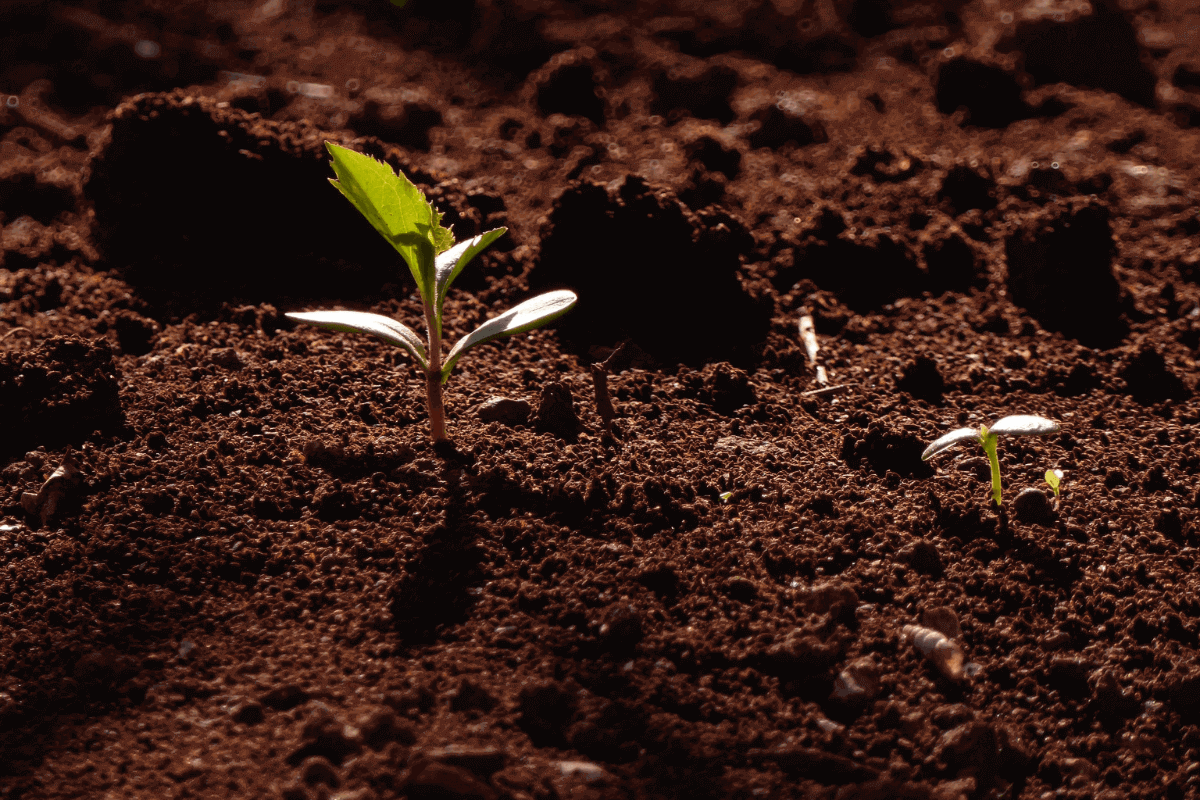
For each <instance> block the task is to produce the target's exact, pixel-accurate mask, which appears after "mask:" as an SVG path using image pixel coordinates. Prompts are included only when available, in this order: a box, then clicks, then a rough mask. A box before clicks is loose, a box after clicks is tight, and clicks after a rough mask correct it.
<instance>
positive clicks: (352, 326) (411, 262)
mask: <svg viewBox="0 0 1200 800" xmlns="http://www.w3.org/2000/svg"><path fill="white" fill-rule="evenodd" d="M325 147H326V148H327V149H328V150H329V154H330V156H332V158H333V162H332V163H333V171H334V173H336V175H337V179H336V180H335V179H333V178H330V179H329V182H330V183H332V184H333V185H334V186H335V187H336V188H337V190H338V191H340V192H341V193H342V194H343V195H344V196H345V197H346V199H347V200H349V201H350V202H351V203H353V204H354V207H355V208H357V209H358V210H359V213H361V214H362V215H363V216H364V217H366V218H367V221H369V222H370V223H371V225H372V227H374V228H375V230H377V231H379V233H380V235H382V236H383V238H384V239H387V241H388V243H389V244H391V246H392V247H394V248H395V249H396V252H398V253H399V254H400V257H401V258H403V259H404V262H405V263H406V264H408V270H409V272H411V273H412V276H413V279H414V280H415V281H416V282H417V291H418V292H419V293H420V295H421V301H422V304H423V305H424V311H425V330H426V340H425V342H424V343H422V342H421V338H420V337H419V336H417V334H416V332H415V331H414V330H413V329H412V328H410V327H408V326H407V325H405V324H404V323H402V322H398V321H397V320H394V319H392V318H391V317H385V316H382V315H380V314H369V313H366V312H363V311H310V312H304V313H291V314H288V315H287V316H289V317H291V318H292V319H294V320H297V321H299V322H306V323H308V324H309V325H315V326H316V327H318V328H324V329H326V330H331V331H341V332H344V333H367V334H370V335H372V336H376V337H378V338H380V339H383V340H384V341H385V342H388V343H389V344H394V345H396V346H397V347H401V348H403V349H404V350H407V351H408V353H409V354H410V355H411V356H412V357H413V358H414V359H415V360H416V362H417V363H418V364H420V365H421V369H422V370H424V371H425V397H426V401H427V406H428V409H429V429H430V434H431V436H432V438H433V441H435V442H438V441H443V440H445V439H446V420H445V411H444V410H443V407H442V385H443V384H445V383H446V380H447V379H448V378H449V377H450V371H451V370H452V369H454V365H455V364H456V363H458V359H459V358H460V357H461V356H462V354H463V353H465V352H466V351H467V350H469V349H470V348H472V347H474V346H475V345H478V344H483V343H484V342H490V341H491V340H493V339H499V338H500V337H502V336H511V335H513V334H515V333H524V332H525V331H529V330H533V329H534V328H539V327H541V326H542V325H545V324H546V323H547V322H550V321H551V320H554V319H557V318H558V317H560V316H562V315H563V314H565V313H566V312H567V311H569V310H570V309H571V307H572V306H574V305H575V301H576V300H577V299H578V298H577V297H576V295H575V293H574V292H571V291H567V290H565V289H562V290H558V291H554V292H546V293H545V294H540V295H538V296H537V297H533V298H530V299H529V300H526V301H525V302H523V303H520V304H518V305H516V306H514V307H513V308H510V309H509V310H508V311H506V312H504V313H503V314H501V315H500V316H498V317H494V318H492V319H490V320H488V321H487V322H485V323H483V324H482V325H480V326H479V327H478V328H476V329H475V330H473V331H471V332H470V333H469V334H467V335H466V336H464V337H463V338H461V339H459V340H458V342H457V343H455V345H454V347H452V348H450V351H449V352H448V353H446V354H445V355H444V356H443V353H442V307H443V305H444V304H445V302H446V290H447V289H449V288H450V284H451V283H453V281H454V279H455V278H457V277H458V273H460V272H462V269H463V267H465V266H466V265H467V264H468V263H469V262H470V261H471V259H473V258H474V257H475V256H477V255H478V254H479V253H480V252H482V251H483V250H484V248H486V247H487V246H488V245H490V244H491V243H492V242H494V241H495V240H496V239H498V238H499V237H500V236H502V235H504V233H505V231H506V230H507V229H506V228H496V229H494V230H490V231H487V232H486V233H483V234H480V235H479V236H474V237H472V238H470V239H465V240H463V241H461V242H458V243H457V244H456V243H455V242H454V236H453V234H452V233H451V232H450V229H449V228H444V227H442V215H441V214H440V213H438V211H437V209H435V208H434V207H433V205H432V204H431V203H430V202H429V201H428V200H426V199H425V195H424V193H422V192H421V190H420V189H418V188H417V187H416V186H415V185H414V184H413V183H412V181H410V180H409V179H408V178H407V177H405V175H404V173H402V172H401V173H395V172H392V168H391V167H389V166H388V165H387V164H384V163H383V162H381V161H377V160H375V159H374V158H371V157H370V156H366V155H363V154H362V153H356V152H355V151H353V150H348V149H346V148H345V147H340V146H338V145H336V144H333V143H332V142H326V143H325ZM427 348H428V349H427Z"/></svg>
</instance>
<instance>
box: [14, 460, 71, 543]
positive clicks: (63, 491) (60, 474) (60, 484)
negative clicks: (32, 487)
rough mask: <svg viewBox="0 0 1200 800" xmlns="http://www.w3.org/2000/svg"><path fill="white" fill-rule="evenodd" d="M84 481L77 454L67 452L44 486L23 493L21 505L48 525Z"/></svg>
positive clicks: (30, 514) (27, 512) (28, 512)
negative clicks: (35, 491)
mask: <svg viewBox="0 0 1200 800" xmlns="http://www.w3.org/2000/svg"><path fill="white" fill-rule="evenodd" d="M82 482H83V476H82V475H80V473H79V463H78V462H77V461H76V460H75V456H73V455H72V454H71V453H67V454H66V455H65V456H63V460H62V464H61V465H60V466H59V468H58V469H56V470H54V472H53V474H51V475H50V477H49V478H47V479H46V482H45V483H43V484H42V488H41V489H39V490H38V492H37V493H36V494H35V493H34V492H22V493H21V507H22V508H24V509H25V513H26V514H29V516H31V517H38V518H40V519H41V521H42V524H43V525H46V524H48V523H49V522H50V520H51V519H53V518H54V517H55V515H56V514H58V512H59V511H60V510H61V509H62V507H63V506H64V505H65V504H66V501H67V500H68V499H69V498H70V496H71V495H72V494H73V493H74V492H75V490H76V489H78V488H79V485H80V484H81V483H82Z"/></svg>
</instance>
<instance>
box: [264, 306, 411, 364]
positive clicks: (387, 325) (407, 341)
mask: <svg viewBox="0 0 1200 800" xmlns="http://www.w3.org/2000/svg"><path fill="white" fill-rule="evenodd" d="M287 316H288V317H290V318H291V319H294V320H296V321H298V322H307V323H308V324H309V325H315V326H316V327H318V328H324V329H325V330H327V331H341V332H343V333H369V334H370V335H372V336H378V337H379V338H380V339H383V340H384V341H385V342H387V343H388V344H394V345H396V346H397V347H403V348H404V349H405V350H407V351H408V352H409V353H410V354H411V355H412V357H413V358H415V359H416V360H417V363H418V364H420V365H421V368H422V369H428V368H429V362H428V360H427V359H426V358H425V346H424V345H422V344H421V338H420V337H419V336H417V334H416V331H414V330H413V329H412V328H410V327H408V326H407V325H405V324H404V323H403V322H397V321H396V320H394V319H392V318H391V317H385V316H383V315H382V314H368V313H367V312H365V311H308V312H303V313H295V312H293V313H290V314H288V315H287Z"/></svg>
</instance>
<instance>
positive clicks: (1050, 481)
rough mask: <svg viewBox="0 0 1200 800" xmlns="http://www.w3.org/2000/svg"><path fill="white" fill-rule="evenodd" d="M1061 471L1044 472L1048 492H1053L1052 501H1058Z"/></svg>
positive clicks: (1060, 488) (1060, 487)
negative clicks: (1048, 488)
mask: <svg viewBox="0 0 1200 800" xmlns="http://www.w3.org/2000/svg"><path fill="white" fill-rule="evenodd" d="M1062 479H1063V471H1062V470H1061V469H1048V470H1046V484H1047V485H1048V486H1049V487H1050V491H1052V492H1054V499H1055V500H1058V499H1059V493H1060V491H1061V490H1062Z"/></svg>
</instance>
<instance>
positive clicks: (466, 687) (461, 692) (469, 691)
mask: <svg viewBox="0 0 1200 800" xmlns="http://www.w3.org/2000/svg"><path fill="white" fill-rule="evenodd" d="M499 702H500V701H498V700H497V699H496V698H495V697H494V696H493V695H492V693H491V692H489V691H488V690H487V689H485V688H484V687H482V686H480V685H479V684H478V683H476V682H475V681H473V680H471V679H470V678H463V679H462V681H461V682H459V684H458V688H457V689H454V690H453V691H452V692H451V693H450V710H451V711H470V710H472V709H478V710H480V711H485V712H486V711H491V710H492V709H493V708H495V707H496V704H497V703H499Z"/></svg>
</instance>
